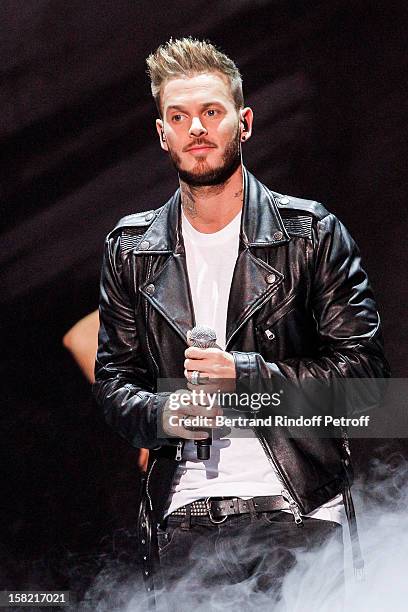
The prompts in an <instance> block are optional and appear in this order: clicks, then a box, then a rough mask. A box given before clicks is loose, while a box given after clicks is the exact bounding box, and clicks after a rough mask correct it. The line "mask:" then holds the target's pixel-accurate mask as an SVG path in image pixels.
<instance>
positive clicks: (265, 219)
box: [226, 168, 289, 350]
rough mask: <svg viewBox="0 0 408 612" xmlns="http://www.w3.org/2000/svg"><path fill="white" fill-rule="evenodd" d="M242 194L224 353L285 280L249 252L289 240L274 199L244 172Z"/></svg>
mask: <svg viewBox="0 0 408 612" xmlns="http://www.w3.org/2000/svg"><path fill="white" fill-rule="evenodd" d="M244 193H245V197H244V207H243V213H242V220H241V243H240V253H239V255H238V259H237V262H236V265H235V269H234V275H233V278H232V283H231V291H230V297H229V302H228V315H227V343H226V349H227V350H228V348H229V345H230V343H231V340H232V338H233V336H234V335H235V333H236V332H237V331H238V330H239V329H240V328H241V327H242V326H243V325H244V324H245V322H246V321H247V320H248V319H249V318H250V317H251V316H252V315H253V314H254V313H255V312H256V311H257V310H258V309H259V308H261V306H262V305H263V304H264V303H265V302H266V301H267V300H268V299H269V298H270V296H271V295H272V294H273V293H274V292H275V290H276V289H277V287H278V286H279V285H280V284H281V282H282V281H283V279H284V275H283V273H282V272H280V271H278V270H275V269H274V268H273V267H272V266H271V265H269V264H268V263H266V262H265V261H263V260H262V259H259V258H258V257H256V256H255V255H254V253H253V252H252V251H251V249H255V248H258V247H270V246H277V245H279V244H283V243H286V242H287V241H288V240H289V236H288V234H287V232H286V229H285V226H284V224H283V222H282V219H281V216H280V214H279V211H278V208H277V206H276V204H275V202H274V200H273V196H272V195H271V194H270V192H268V191H267V189H266V188H265V187H264V186H263V185H262V184H261V183H260V182H259V181H258V180H257V179H256V178H255V177H254V176H253V175H252V174H250V173H249V172H248V171H247V170H246V169H245V168H244ZM243 288H245V292H243Z"/></svg>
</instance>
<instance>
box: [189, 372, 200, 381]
mask: <svg viewBox="0 0 408 612" xmlns="http://www.w3.org/2000/svg"><path fill="white" fill-rule="evenodd" d="M191 384H192V385H199V384H200V372H199V371H198V370H194V371H193V372H192V374H191Z"/></svg>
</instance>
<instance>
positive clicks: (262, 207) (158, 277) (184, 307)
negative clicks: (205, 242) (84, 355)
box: [94, 169, 389, 522]
mask: <svg viewBox="0 0 408 612" xmlns="http://www.w3.org/2000/svg"><path fill="white" fill-rule="evenodd" d="M244 188H245V197H244V208H243V213H242V225H241V235H240V248H239V255H238V259H237V263H236V267H235V271H234V276H233V280H232V286H231V293H230V300H229V306H228V317H227V335H226V337H227V344H226V350H227V351H229V352H231V353H232V354H233V356H234V359H235V364H236V372H237V381H238V383H240V382H248V381H251V379H253V378H254V377H257V376H262V377H263V378H271V377H275V378H278V379H279V378H284V379H298V380H303V379H307V378H310V377H314V378H319V379H320V378H323V379H330V378H332V377H352V378H353V377H374V378H385V377H387V376H388V375H389V373H388V365H387V363H386V361H385V359H384V355H383V345H382V340H381V331H380V319H379V315H378V312H377V308H376V304H375V301H374V298H373V295H372V292H371V289H370V286H369V283H368V280H367V276H366V273H365V272H364V270H363V269H362V267H361V265H360V256H359V252H358V249H357V247H356V245H355V243H354V241H353V239H352V238H351V237H350V235H349V233H348V232H347V230H346V229H345V227H344V226H343V225H342V224H341V223H340V221H339V220H338V219H337V218H336V217H335V216H334V215H332V214H330V213H329V212H328V211H327V210H326V209H325V208H324V207H323V206H322V205H321V204H318V203H316V202H313V201H309V200H302V199H298V198H294V197H287V196H282V195H279V194H277V193H274V192H272V191H270V190H269V189H267V188H266V187H265V186H264V185H262V184H261V183H260V182H259V181H258V180H257V179H256V178H255V177H254V176H252V175H251V174H250V173H249V172H247V171H246V170H245V169H244ZM180 227H181V223H180V193H179V191H176V193H175V194H174V196H173V197H172V198H171V199H170V200H169V201H168V202H167V203H166V204H165V205H164V206H162V207H161V208H159V209H157V210H153V211H149V212H146V213H139V214H135V215H129V216H127V217H125V218H123V219H122V220H121V221H120V222H119V224H118V225H117V226H116V228H115V229H114V230H113V231H112V232H111V233H110V234H109V235H108V236H107V239H106V243H105V255H104V263H103V267H102V276H101V301H100V321H101V327H100V334H99V349H98V354H97V360H96V368H95V376H96V382H95V385H94V392H95V396H96V399H97V401H98V403H99V404H100V406H101V407H102V410H103V413H104V417H105V419H106V421H107V422H108V423H109V424H110V425H111V426H112V427H113V428H114V429H115V430H116V431H117V432H118V433H119V434H120V435H121V436H123V437H124V438H125V439H126V440H128V441H129V442H130V443H131V444H132V445H133V446H135V447H147V448H149V449H153V450H152V451H151V452H150V458H149V466H148V476H147V487H146V491H145V499H144V504H143V511H144V512H146V513H150V515H151V518H152V520H153V521H154V522H157V521H159V520H160V519H161V518H162V516H163V511H164V508H165V504H166V500H167V497H168V495H169V491H170V487H171V482H172V479H173V476H174V472H175V469H176V466H177V462H176V460H175V456H176V452H177V448H178V447H176V444H177V440H176V441H172V440H158V439H157V427H156V423H157V422H158V420H159V419H160V418H161V413H162V410H163V407H164V403H165V401H166V399H167V395H166V394H163V393H157V387H156V381H157V379H158V378H159V377H160V378H179V379H182V378H183V362H184V351H185V349H186V348H187V343H186V332H187V331H188V330H189V329H191V328H192V327H193V326H194V324H195V321H194V312H193V307H192V302H191V294H190V289H189V283H188V276H187V269H186V259H185V252H184V246H183V237H182V234H181V231H180ZM265 331H268V332H269V333H268V334H265ZM260 441H261V444H262V446H263V448H264V450H265V453H266V454H267V456H268V458H269V460H270V461H271V462H272V464H273V466H274V468H275V470H277V472H278V475H279V476H280V477H281V479H282V480H283V483H284V485H285V487H286V489H287V491H288V493H289V496H290V499H291V500H292V502H293V509H294V510H295V512H299V511H300V512H301V513H302V514H306V513H309V512H311V511H312V510H314V509H315V508H316V507H318V506H319V505H321V504H323V503H325V502H327V501H328V500H329V499H331V498H332V497H333V496H335V495H336V494H338V493H339V492H340V491H342V489H343V487H344V485H345V482H346V481H347V479H348V478H350V473H349V474H347V471H348V470H349V466H347V464H348V459H347V457H346V456H345V453H344V449H343V446H342V444H341V443H340V442H339V440H336V439H327V438H326V439H319V438H313V439H311V438H309V439H299V438H297V439H290V440H288V439H280V438H279V437H277V436H274V433H273V431H271V432H268V431H265V430H263V432H262V434H261V435H260Z"/></svg>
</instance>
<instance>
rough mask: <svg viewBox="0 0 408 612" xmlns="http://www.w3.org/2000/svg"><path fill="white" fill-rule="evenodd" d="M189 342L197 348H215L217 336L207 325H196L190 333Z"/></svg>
mask: <svg viewBox="0 0 408 612" xmlns="http://www.w3.org/2000/svg"><path fill="white" fill-rule="evenodd" d="M190 341H191V342H192V344H193V346H197V347H198V348H212V347H216V346H217V334H216V333H215V331H214V330H213V329H212V328H211V327H207V325H196V326H195V327H193V329H192V330H191V331H190Z"/></svg>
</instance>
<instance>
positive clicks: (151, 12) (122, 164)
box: [0, 0, 408, 589]
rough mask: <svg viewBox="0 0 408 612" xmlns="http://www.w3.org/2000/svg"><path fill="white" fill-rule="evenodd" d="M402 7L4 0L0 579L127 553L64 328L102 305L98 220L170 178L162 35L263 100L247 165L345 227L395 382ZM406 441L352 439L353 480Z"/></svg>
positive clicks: (403, 332)
mask: <svg viewBox="0 0 408 612" xmlns="http://www.w3.org/2000/svg"><path fill="white" fill-rule="evenodd" d="M407 12H408V11H407V7H406V3H404V2H401V3H400V4H398V3H390V2H386V1H384V2H375V3H373V2H364V1H362V0H353V1H349V2H347V1H336V0H331V1H330V2H293V1H290V0H282V1H278V0H276V1H272V2H266V1H262V0H258V1H254V0H234V1H232V0H229V1H223V2H215V1H214V0H207V2H205V3H202V2H195V1H192V2H187V3H182V4H180V3H175V2H164V1H162V0H160V1H149V2H146V1H142V2H136V1H131V0H115V2H111V1H109V2H108V1H105V0H99V1H95V0H85V1H84V0H70V2H66V0H24V1H23V0H3V1H2V2H1V13H2V14H1V19H0V28H1V41H0V49H1V51H0V57H1V64H0V65H1V68H0V70H1V76H2V78H1V88H0V91H1V97H0V118H1V119H0V121H1V127H0V129H1V154H2V162H1V166H0V168H1V170H0V172H1V175H0V181H1V184H0V189H1V198H2V206H1V212H2V226H3V229H2V234H1V249H0V262H1V264H0V288H1V290H0V301H1V306H2V314H1V323H2V328H3V332H2V366H1V381H2V383H3V385H2V387H3V390H2V393H1V398H2V411H1V413H0V423H1V430H2V431H1V434H2V435H1V447H0V466H1V467H0V469H1V470H2V471H3V472H4V474H3V479H2V483H3V484H2V487H1V501H2V504H3V505H4V509H3V512H2V514H1V523H2V534H1V538H0V542H1V544H0V557H1V558H2V559H3V564H2V568H3V569H2V570H1V571H0V577H1V579H2V584H1V585H0V588H9V589H12V588H18V586H20V585H31V586H33V585H34V586H37V587H39V588H40V587H41V588H45V586H47V585H50V586H53V585H58V586H60V585H65V586H66V585H68V584H70V585H72V584H73V583H75V576H76V574H75V572H76V571H77V570H78V567H79V566H80V564H81V563H82V570H81V572H82V578H81V580H82V581H84V580H85V578H86V576H89V577H91V576H92V575H94V574H95V573H96V572H97V571H98V569H99V568H100V562H101V561H100V560H101V558H104V559H107V558H109V559H110V558H114V559H118V558H119V559H120V558H121V557H120V555H122V556H123V559H126V558H127V559H130V558H132V550H133V549H132V546H133V544H132V543H133V539H132V528H133V525H134V521H135V517H136V513H137V502H138V486H139V476H138V469H137V451H136V450H134V449H131V448H130V447H128V445H127V444H126V443H124V442H122V441H121V440H120V439H119V438H118V437H117V436H116V435H115V434H114V433H113V432H111V431H110V430H108V428H107V427H106V426H105V424H104V423H103V422H102V421H101V420H100V418H99V416H98V411H97V409H96V406H95V405H94V402H93V400H92V398H91V397H90V388H89V386H88V384H87V382H86V381H85V380H84V379H83V378H82V375H81V374H80V372H79V370H78V369H77V367H76V365H75V364H74V363H73V362H72V360H71V358H70V356H69V355H68V354H67V353H66V351H65V350H64V349H63V348H62V344H61V339H62V336H63V334H64V333H65V332H66V331H67V330H68V329H69V328H70V327H71V326H72V325H73V324H74V323H75V322H76V321H77V320H78V319H80V318H81V317H83V316H84V315H86V314H87V313H89V312H90V311H92V310H94V309H95V308H96V307H97V303H98V277H99V270H100V263H101V255H102V245H103V239H104V236H105V235H106V233H107V232H108V231H109V230H110V229H112V227H113V226H114V224H115V223H116V221H117V220H118V219H119V218H120V217H122V216H123V215H125V214H128V213H131V212H135V211H140V210H146V209H151V208H157V207H158V206H160V205H161V204H162V203H163V202H164V201H165V200H166V199H167V198H168V197H169V196H170V195H171V193H172V191H174V189H175V187H176V186H177V183H176V176H175V173H174V171H173V169H172V168H171V166H170V164H169V162H168V160H167V158H166V156H165V154H164V153H163V152H162V151H161V150H160V148H159V143H158V142H157V136H156V132H155V128H154V119H155V108H154V104H153V102H152V100H151V97H150V90H149V83H148V78H147V76H146V74H145V57H146V56H147V54H148V53H149V52H151V51H152V50H154V49H155V48H156V46H157V45H158V44H160V43H161V42H164V41H165V40H167V39H168V38H169V37H170V36H173V37H177V36H180V35H190V34H191V35H195V36H199V37H206V38H209V39H210V40H211V41H212V42H214V43H216V44H217V45H218V46H220V47H221V48H222V49H223V50H224V51H226V52H227V53H228V54H229V55H231V57H232V58H233V59H235V60H236V62H237V64H238V66H239V67H240V69H241V72H242V73H243V76H244V92H245V94H246V101H247V103H248V104H249V105H251V106H252V107H253V109H254V112H255V124H254V135H253V137H252V139H251V141H250V142H248V143H247V144H246V145H245V147H244V156H245V163H246V165H247V167H248V168H249V169H250V170H251V171H253V172H254V173H255V175H256V176H257V177H258V178H259V179H260V180H262V181H263V182H265V183H266V184H268V185H269V186H270V187H271V188H272V189H274V190H276V191H279V192H282V193H288V194H292V195H298V196H303V197H308V198H312V199H316V200H319V201H322V202H324V203H325V204H326V205H327V207H328V208H329V209H330V210H331V211H332V212H334V213H335V214H337V215H338V216H339V217H340V218H341V219H342V221H343V222H344V223H345V224H346V225H347V226H348V228H349V230H350V231H351V233H352V235H353V236H354V237H355V239H356V240H357V242H358V244H359V245H360V248H361V251H362V253H363V259H364V262H365V267H366V269H367V270H368V273H369V276H370V279H371V283H372V285H373V287H374V290H375V293H376V296H377V300H378V304H379V308H380V312H381V314H382V320H383V327H384V336H385V340H386V349H387V356H388V358H389V361H390V363H391V367H392V372H393V375H394V376H396V377H404V376H405V375H406V363H407V352H408V343H407V331H408V328H407V324H406V320H405V316H404V315H405V314H406V306H405V305H406V303H407V300H408V295H407V283H406V276H405V274H406V268H407V244H406V240H405V237H406V235H407V212H406V201H407V195H408V194H407V192H408V185H407V178H406V173H403V168H404V167H406V159H407V156H408V133H407V132H408V128H407V121H406V117H407V110H408V108H407V107H408V101H407V100H408V98H407V77H406V75H407V74H408V70H407V68H408V66H407V64H408V56H407V53H406V30H407V25H408V20H407V16H408V15H407ZM405 449H406V444H405V443H404V442H402V441H398V440H395V441H390V440H389V441H385V442H384V441H372V442H370V443H369V442H367V441H365V442H364V443H363V442H361V443H358V444H357V443H356V442H355V441H354V443H353V450H354V455H355V462H356V467H357V474H358V475H359V476H364V474H365V472H366V470H367V468H368V465H369V461H370V458H371V457H374V456H380V457H384V458H387V457H389V456H390V455H392V454H393V453H395V452H398V453H400V452H405ZM3 534H4V535H3ZM118 551H119V552H118ZM126 551H127V552H126ZM126 554H128V556H127V557H126ZM92 555H94V556H92ZM104 555H105V556H104ZM85 566H86V568H87V569H86V570H84V567H85ZM67 568H69V569H67ZM73 568H74V569H73ZM76 579H77V581H78V582H77V583H75V584H79V582H81V580H80V579H79V578H78V576H77V578H76ZM85 582H86V580H85ZM78 588H79V586H78Z"/></svg>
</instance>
